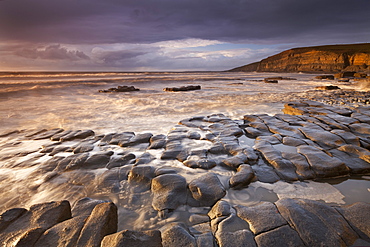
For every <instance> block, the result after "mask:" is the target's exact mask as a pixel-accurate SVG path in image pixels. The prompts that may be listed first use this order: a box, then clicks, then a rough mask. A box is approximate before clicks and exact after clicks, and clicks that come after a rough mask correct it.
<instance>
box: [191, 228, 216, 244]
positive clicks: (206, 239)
mask: <svg viewBox="0 0 370 247" xmlns="http://www.w3.org/2000/svg"><path fill="white" fill-rule="evenodd" d="M195 237H196V241H197V246H198V247H209V246H216V244H215V241H214V237H213V235H212V233H210V232H208V233H203V234H200V235H197V236H195Z"/></svg>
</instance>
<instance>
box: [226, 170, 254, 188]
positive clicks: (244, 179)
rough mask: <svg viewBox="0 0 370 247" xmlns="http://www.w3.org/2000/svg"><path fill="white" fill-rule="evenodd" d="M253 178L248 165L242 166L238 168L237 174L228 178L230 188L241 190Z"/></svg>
mask: <svg viewBox="0 0 370 247" xmlns="http://www.w3.org/2000/svg"><path fill="white" fill-rule="evenodd" d="M253 178H254V172H253V170H252V168H251V166H250V165H247V164H242V165H240V166H239V167H238V169H237V172H236V173H235V174H234V175H233V176H232V177H231V178H230V180H229V184H230V187H231V188H234V189H242V188H245V187H247V186H248V185H249V184H250V183H251V182H252V180H253Z"/></svg>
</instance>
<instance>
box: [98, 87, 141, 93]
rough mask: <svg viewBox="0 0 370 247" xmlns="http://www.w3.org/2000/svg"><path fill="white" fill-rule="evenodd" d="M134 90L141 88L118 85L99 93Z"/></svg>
mask: <svg viewBox="0 0 370 247" xmlns="http://www.w3.org/2000/svg"><path fill="white" fill-rule="evenodd" d="M134 91H140V89H138V88H135V87H134V86H118V87H116V88H115V87H113V88H109V89H106V90H99V93H114V92H116V93H122V92H134Z"/></svg>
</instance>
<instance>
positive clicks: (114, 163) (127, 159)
mask: <svg viewBox="0 0 370 247" xmlns="http://www.w3.org/2000/svg"><path fill="white" fill-rule="evenodd" d="M135 159H136V156H135V154H132V153H128V154H124V155H123V156H121V157H118V158H111V159H110V161H109V163H108V164H107V166H106V168H108V169H112V168H114V167H121V166H125V165H128V164H133V163H134V161H135Z"/></svg>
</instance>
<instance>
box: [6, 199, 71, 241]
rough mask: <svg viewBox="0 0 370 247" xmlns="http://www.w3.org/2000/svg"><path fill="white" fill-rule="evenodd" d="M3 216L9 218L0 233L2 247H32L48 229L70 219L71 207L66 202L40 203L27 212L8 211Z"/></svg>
mask: <svg viewBox="0 0 370 247" xmlns="http://www.w3.org/2000/svg"><path fill="white" fill-rule="evenodd" d="M22 211H23V213H22ZM4 216H5V218H7V217H6V216H9V218H8V223H9V224H8V226H7V227H6V228H5V229H4V230H3V231H2V232H0V242H1V243H2V244H3V245H4V246H33V245H34V244H35V243H36V241H37V240H38V239H39V237H40V236H41V235H42V234H43V233H44V231H46V230H47V229H48V228H50V227H52V226H54V225H55V224H57V223H59V222H62V221H64V220H67V219H70V218H71V207H70V204H69V202H68V201H59V202H49V203H41V204H36V205H33V206H31V208H30V209H29V210H28V211H27V212H25V211H24V210H16V211H12V212H9V211H8V212H5V215H4ZM17 216H18V217H17ZM3 222H4V221H3Z"/></svg>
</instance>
